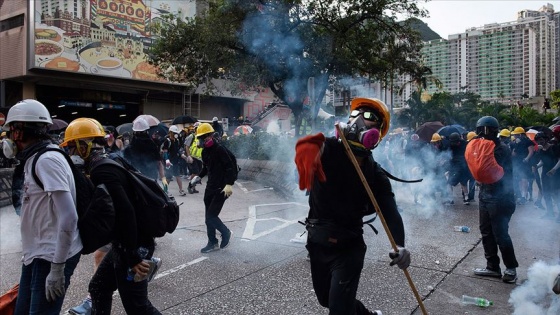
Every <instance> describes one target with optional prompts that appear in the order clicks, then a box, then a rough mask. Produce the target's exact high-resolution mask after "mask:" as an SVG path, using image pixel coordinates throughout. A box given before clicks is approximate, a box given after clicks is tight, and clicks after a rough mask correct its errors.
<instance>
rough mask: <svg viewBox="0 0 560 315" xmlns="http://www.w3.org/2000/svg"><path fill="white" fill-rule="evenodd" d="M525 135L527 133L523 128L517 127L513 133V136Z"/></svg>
mask: <svg viewBox="0 0 560 315" xmlns="http://www.w3.org/2000/svg"><path fill="white" fill-rule="evenodd" d="M523 133H525V129H523V127H515V129H513V131H512V132H511V134H512V135H520V134H523Z"/></svg>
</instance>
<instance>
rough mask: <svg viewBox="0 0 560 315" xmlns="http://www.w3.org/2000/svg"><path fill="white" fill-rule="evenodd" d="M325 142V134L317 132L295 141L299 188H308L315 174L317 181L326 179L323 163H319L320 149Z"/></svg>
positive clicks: (310, 186) (311, 184)
mask: <svg viewBox="0 0 560 315" xmlns="http://www.w3.org/2000/svg"><path fill="white" fill-rule="evenodd" d="M324 142H325V135H323V134H322V133H318V134H315V135H309V136H305V137H303V138H301V139H299V140H298V142H297V143H296V158H295V162H296V166H297V170H298V174H299V189H301V190H304V189H307V190H310V189H311V188H312V186H313V180H314V178H315V176H317V178H318V179H319V181H322V182H324V181H326V180H327V178H326V176H325V172H323V165H322V164H321V149H322V147H323V144H324Z"/></svg>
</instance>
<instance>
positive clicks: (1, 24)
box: [0, 14, 25, 32]
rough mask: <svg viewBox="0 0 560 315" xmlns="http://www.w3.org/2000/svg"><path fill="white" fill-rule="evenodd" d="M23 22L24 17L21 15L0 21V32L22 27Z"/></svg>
mask: <svg viewBox="0 0 560 315" xmlns="http://www.w3.org/2000/svg"><path fill="white" fill-rule="evenodd" d="M24 22H25V17H24V15H23V14H20V15H16V16H13V17H11V18H7V19H5V20H2V21H0V32H4V31H7V30H11V29H12V28H16V27H20V26H23V24H24Z"/></svg>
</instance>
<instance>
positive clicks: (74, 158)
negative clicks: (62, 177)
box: [70, 155, 86, 165]
mask: <svg viewBox="0 0 560 315" xmlns="http://www.w3.org/2000/svg"><path fill="white" fill-rule="evenodd" d="M70 159H71V160H72V162H73V163H74V165H84V164H85V163H86V162H85V161H84V159H82V157H81V156H79V155H71V156H70Z"/></svg>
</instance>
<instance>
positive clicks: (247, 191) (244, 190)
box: [235, 182, 274, 194]
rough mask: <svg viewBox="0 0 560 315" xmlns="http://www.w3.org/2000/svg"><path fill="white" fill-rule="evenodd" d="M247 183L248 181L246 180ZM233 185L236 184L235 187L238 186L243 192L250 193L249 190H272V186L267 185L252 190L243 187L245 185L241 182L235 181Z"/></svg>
mask: <svg viewBox="0 0 560 315" xmlns="http://www.w3.org/2000/svg"><path fill="white" fill-rule="evenodd" d="M246 183H249V182H246ZM235 185H237V187H239V189H241V190H242V191H243V192H244V193H246V194H247V193H250V192H255V191H262V190H274V188H273V187H267V188H261V189H254V190H248V189H247V188H245V186H243V184H242V183H240V182H235Z"/></svg>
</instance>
